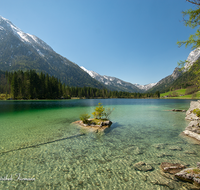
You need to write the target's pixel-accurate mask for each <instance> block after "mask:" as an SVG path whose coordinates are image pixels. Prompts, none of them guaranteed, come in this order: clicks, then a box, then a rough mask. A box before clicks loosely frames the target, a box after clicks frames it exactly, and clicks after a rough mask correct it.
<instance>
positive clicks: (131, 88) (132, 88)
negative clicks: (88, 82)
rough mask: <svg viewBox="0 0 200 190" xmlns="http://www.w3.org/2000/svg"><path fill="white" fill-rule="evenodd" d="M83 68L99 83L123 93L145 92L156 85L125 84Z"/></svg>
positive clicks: (114, 78) (117, 79)
mask: <svg viewBox="0 0 200 190" xmlns="http://www.w3.org/2000/svg"><path fill="white" fill-rule="evenodd" d="M81 68H82V69H83V70H84V71H86V72H87V73H88V74H89V75H90V76H91V77H93V78H95V79H96V80H98V81H99V82H102V83H104V84H105V85H107V86H112V87H113V88H115V89H121V90H122V91H127V92H145V91H147V90H148V89H149V88H152V86H154V85H155V84H156V83H150V84H147V85H139V84H132V83H130V82H125V81H123V80H121V79H119V78H116V77H111V76H106V75H100V74H98V73H96V72H94V71H90V70H87V69H86V68H84V67H83V66H81Z"/></svg>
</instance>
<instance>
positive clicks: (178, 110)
mask: <svg viewBox="0 0 200 190" xmlns="http://www.w3.org/2000/svg"><path fill="white" fill-rule="evenodd" d="M172 111H175V112H186V110H180V109H173V110H172Z"/></svg>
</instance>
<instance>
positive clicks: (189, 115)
mask: <svg viewBox="0 0 200 190" xmlns="http://www.w3.org/2000/svg"><path fill="white" fill-rule="evenodd" d="M194 109H200V100H198V101H191V103H190V108H189V109H188V110H187V112H186V117H185V119H186V120H189V121H190V123H189V125H188V126H187V127H186V128H185V130H184V131H183V133H184V134H185V135H187V136H189V137H192V138H194V139H196V140H198V141H200V118H199V117H197V115H196V114H194V113H193V110H194Z"/></svg>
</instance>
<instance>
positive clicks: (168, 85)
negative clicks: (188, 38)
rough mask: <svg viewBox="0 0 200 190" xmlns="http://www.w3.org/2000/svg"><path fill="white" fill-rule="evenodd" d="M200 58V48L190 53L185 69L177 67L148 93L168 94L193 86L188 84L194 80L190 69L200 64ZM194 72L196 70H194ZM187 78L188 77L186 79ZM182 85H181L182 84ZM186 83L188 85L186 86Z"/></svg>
mask: <svg viewBox="0 0 200 190" xmlns="http://www.w3.org/2000/svg"><path fill="white" fill-rule="evenodd" d="M199 57H200V48H197V49H195V50H193V51H191V52H190V54H189V56H188V57H187V60H186V64H185V66H184V67H183V69H180V68H178V67H176V68H175V69H174V71H173V73H172V74H171V75H169V76H167V77H165V78H163V79H161V80H160V81H159V82H158V83H157V84H156V85H155V86H154V87H153V88H151V89H150V90H148V92H156V91H160V92H167V91H169V90H171V89H174V88H176V89H177V88H178V86H179V88H185V87H187V86H189V84H190V85H192V83H190V82H188V79H190V80H193V79H192V78H191V77H192V76H193V74H192V73H191V71H190V69H191V68H192V67H193V65H194V64H195V63H197V64H198V63H199V62H198V59H199ZM192 70H193V71H194V68H192ZM186 76H187V77H186ZM180 83H181V84H180ZM184 83H185V84H186V83H187V84H188V85H184ZM178 84H179V85H178Z"/></svg>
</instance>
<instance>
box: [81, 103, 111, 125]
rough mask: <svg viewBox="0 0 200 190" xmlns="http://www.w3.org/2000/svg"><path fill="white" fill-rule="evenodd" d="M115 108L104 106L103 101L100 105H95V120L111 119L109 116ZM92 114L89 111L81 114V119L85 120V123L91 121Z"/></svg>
mask: <svg viewBox="0 0 200 190" xmlns="http://www.w3.org/2000/svg"><path fill="white" fill-rule="evenodd" d="M113 110H114V109H111V108H104V107H103V105H102V103H98V105H97V106H96V107H95V111H94V112H93V113H92V115H93V116H94V119H92V120H93V121H101V120H109V116H110V115H111V113H112V112H113ZM89 118H90V115H89V114H87V113H84V114H81V116H80V119H81V120H82V121H83V123H87V124H88V123H90V122H91V121H92V120H89Z"/></svg>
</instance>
